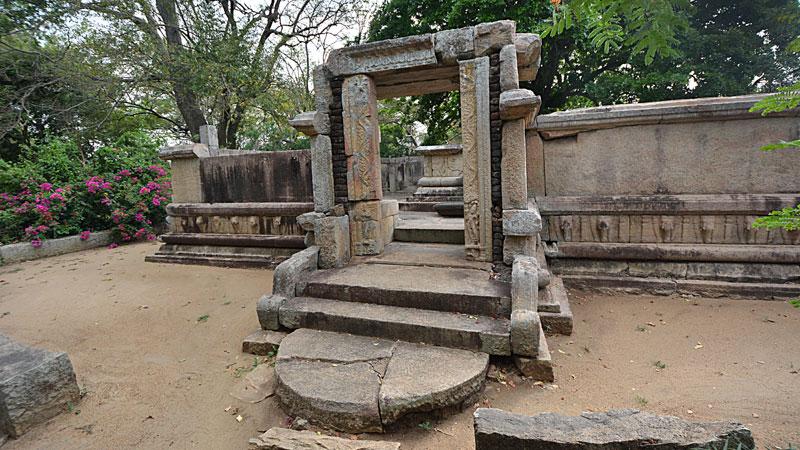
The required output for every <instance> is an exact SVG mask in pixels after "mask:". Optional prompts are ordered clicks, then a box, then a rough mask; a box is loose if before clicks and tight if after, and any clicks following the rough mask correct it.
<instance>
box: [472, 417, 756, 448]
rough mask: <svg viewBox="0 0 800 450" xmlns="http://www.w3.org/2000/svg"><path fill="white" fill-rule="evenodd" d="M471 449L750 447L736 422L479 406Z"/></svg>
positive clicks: (745, 432)
mask: <svg viewBox="0 0 800 450" xmlns="http://www.w3.org/2000/svg"><path fill="white" fill-rule="evenodd" d="M474 418H475V447H476V449H477V450H488V449H498V448H503V449H523V448H540V449H589V448H591V449H615V450H616V449H636V448H642V447H658V448H659V449H668V450H679V449H680V450H684V449H686V450H688V449H694V448H714V449H722V448H723V446H724V445H725V441H726V440H729V443H728V448H731V447H733V448H735V447H736V446H737V445H738V444H739V443H741V444H742V446H743V447H744V448H755V447H754V445H755V444H754V442H753V437H752V435H751V433H750V430H748V429H747V428H745V427H744V426H743V425H742V424H739V423H736V422H687V421H685V420H683V419H681V418H679V417H674V416H657V415H654V414H650V413H647V412H640V411H637V410H635V409H622V410H611V411H608V412H600V413H589V412H585V413H583V414H581V415H580V416H562V415H560V414H554V413H544V414H539V415H536V416H523V415H520V414H513V413H509V412H505V411H502V410H499V409H489V408H478V409H477V410H476V411H475V414H474Z"/></svg>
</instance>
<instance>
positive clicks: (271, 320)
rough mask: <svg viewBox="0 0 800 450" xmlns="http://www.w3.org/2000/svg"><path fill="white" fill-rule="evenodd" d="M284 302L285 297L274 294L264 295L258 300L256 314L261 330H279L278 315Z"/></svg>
mask: <svg viewBox="0 0 800 450" xmlns="http://www.w3.org/2000/svg"><path fill="white" fill-rule="evenodd" d="M273 290H274V289H273ZM285 301H286V297H284V296H282V295H275V294H272V295H264V296H262V297H261V298H260V299H259V300H258V303H257V304H256V314H258V323H260V324H261V329H262V330H280V328H281V325H280V319H279V313H280V309H281V305H283V303H284V302H285Z"/></svg>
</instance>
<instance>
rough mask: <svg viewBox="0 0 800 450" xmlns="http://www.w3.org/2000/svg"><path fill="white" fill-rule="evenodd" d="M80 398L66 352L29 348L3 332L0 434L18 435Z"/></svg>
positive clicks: (0, 358)
mask: <svg viewBox="0 0 800 450" xmlns="http://www.w3.org/2000/svg"><path fill="white" fill-rule="evenodd" d="M79 398H80V390H79V388H78V383H77V381H76V379H75V372H74V371H73V369H72V363H71V362H70V360H69V356H67V354H66V353H64V352H50V351H47V350H43V349H38V348H33V347H28V346H26V345H22V344H19V343H16V342H14V341H12V340H11V339H9V338H8V337H6V336H3V335H0V434H4V435H8V436H10V437H12V438H17V437H19V436H21V435H22V434H23V433H25V432H26V431H28V430H29V429H30V428H31V427H33V426H34V425H38V424H40V423H43V422H45V421H47V420H48V419H50V418H51V417H54V416H56V415H58V414H59V413H61V412H63V411H65V410H66V405H67V403H69V402H73V403H76V402H77V401H78V400H79Z"/></svg>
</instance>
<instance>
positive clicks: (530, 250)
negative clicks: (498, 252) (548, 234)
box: [503, 235, 536, 266]
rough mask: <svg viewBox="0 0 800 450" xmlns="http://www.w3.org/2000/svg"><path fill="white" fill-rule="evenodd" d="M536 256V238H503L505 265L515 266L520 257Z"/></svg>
mask: <svg viewBox="0 0 800 450" xmlns="http://www.w3.org/2000/svg"><path fill="white" fill-rule="evenodd" d="M535 254H536V238H535V237H534V236H511V235H509V236H504V238H503V263H505V264H506V265H507V266H510V265H512V264H514V260H515V259H516V258H517V257H518V256H533V255H535Z"/></svg>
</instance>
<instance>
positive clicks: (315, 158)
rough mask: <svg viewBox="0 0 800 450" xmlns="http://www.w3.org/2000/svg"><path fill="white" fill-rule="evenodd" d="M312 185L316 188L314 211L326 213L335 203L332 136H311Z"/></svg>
mask: <svg viewBox="0 0 800 450" xmlns="http://www.w3.org/2000/svg"><path fill="white" fill-rule="evenodd" d="M311 185H312V188H313V190H314V211H316V212H318V213H325V212H328V211H330V210H331V208H333V205H334V199H335V196H334V190H333V150H332V147H331V138H330V137H328V136H325V135H322V134H321V135H319V136H314V137H312V138H311Z"/></svg>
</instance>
